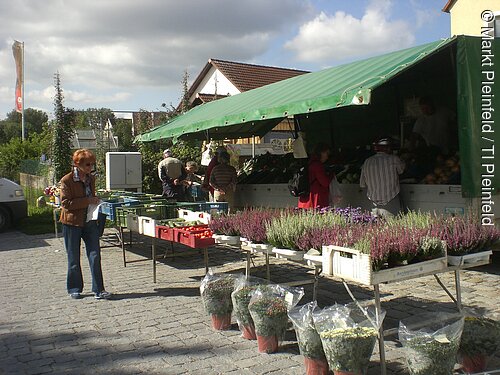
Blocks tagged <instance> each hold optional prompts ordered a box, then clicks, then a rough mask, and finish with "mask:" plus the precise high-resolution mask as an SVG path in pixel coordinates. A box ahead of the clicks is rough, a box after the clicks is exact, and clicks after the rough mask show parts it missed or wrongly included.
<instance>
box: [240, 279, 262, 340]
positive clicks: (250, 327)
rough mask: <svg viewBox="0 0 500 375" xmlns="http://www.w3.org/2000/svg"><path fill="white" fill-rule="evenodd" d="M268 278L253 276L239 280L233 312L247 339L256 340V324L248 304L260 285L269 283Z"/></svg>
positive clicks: (243, 335) (242, 334) (242, 333)
mask: <svg viewBox="0 0 500 375" xmlns="http://www.w3.org/2000/svg"><path fill="white" fill-rule="evenodd" d="M267 283H268V282H267V280H264V279H259V278H257V277H251V278H250V279H241V280H239V281H238V283H237V285H236V287H235V289H234V291H233V293H232V294H231V299H232V300H233V313H234V316H235V318H236V321H237V322H238V327H239V328H240V331H241V336H242V337H243V338H245V339H247V340H256V339H257V336H256V334H255V325H254V323H253V319H252V315H250V311H249V310H248V304H249V303H250V299H251V298H252V294H253V292H254V291H255V290H257V288H258V287H259V285H262V284H267Z"/></svg>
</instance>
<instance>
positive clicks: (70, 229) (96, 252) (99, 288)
mask: <svg viewBox="0 0 500 375" xmlns="http://www.w3.org/2000/svg"><path fill="white" fill-rule="evenodd" d="M94 164H95V156H94V154H93V153H92V152H91V151H89V150H86V149H81V150H77V151H75V152H74V154H73V170H72V171H71V172H70V173H68V174H67V175H65V176H64V177H63V178H62V179H61V181H60V185H61V217H60V221H61V223H62V232H63V237H64V247H65V248H66V253H67V254H68V277H67V288H68V293H69V294H70V296H71V298H74V299H79V298H81V293H82V290H83V277H82V269H81V266H80V245H81V240H83V242H84V243H85V250H86V252H87V258H88V260H89V265H90V272H91V274H92V292H94V295H95V298H97V299H108V298H110V296H111V293H108V292H106V291H105V290H104V282H103V278H102V269H101V248H100V245H99V228H98V225H97V220H90V221H87V210H88V207H89V205H91V204H98V203H99V202H100V200H99V198H97V197H96V196H95V177H94V176H93V175H92V174H91V171H92V167H93V166H94Z"/></svg>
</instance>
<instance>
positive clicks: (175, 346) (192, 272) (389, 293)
mask: <svg viewBox="0 0 500 375" xmlns="http://www.w3.org/2000/svg"><path fill="white" fill-rule="evenodd" d="M107 231H108V233H110V231H111V230H107ZM144 240H145V241H146V243H145V244H143V245H137V246H134V247H133V248H132V250H133V251H128V252H127V257H128V259H129V260H140V259H146V258H147V257H148V256H150V247H149V245H148V242H147V241H149V240H148V239H144ZM209 251H210V266H211V267H212V268H213V269H214V270H215V271H216V272H244V266H245V257H244V255H243V254H242V253H239V252H237V251H234V250H230V249H227V248H226V249H222V248H216V249H210V250H209ZM176 254H177V255H178V256H177V257H176V258H175V259H171V258H169V259H166V260H163V261H162V262H161V263H160V264H158V279H157V283H156V284H155V283H153V281H152V267H151V261H147V262H136V263H129V264H127V267H124V266H123V259H122V252H121V249H120V248H119V247H116V246H114V247H108V248H104V249H103V251H102V264H103V270H104V278H105V284H106V289H108V290H109V291H112V292H113V293H114V299H113V300H110V301H105V300H95V299H94V298H93V297H92V296H91V294H90V292H89V289H90V285H89V284H90V282H89V279H90V275H89V270H88V265H87V261H86V259H85V258H83V260H82V266H83V272H84V279H85V280H86V282H87V284H86V286H85V291H84V293H85V298H83V299H81V300H72V299H70V298H69V297H68V295H67V294H66V290H65V280H66V254H65V252H64V249H63V244H62V241H61V239H55V238H54V235H53V234H52V235H42V236H26V235H24V234H21V233H19V232H14V231H12V232H7V233H3V234H0V374H9V375H10V374H45V373H47V374H124V375H129V374H130V375H131V374H203V375H205V374H207V375H209V374H303V373H304V370H303V358H302V357H301V356H300V355H299V352H298V347H297V344H296V341H295V334H294V332H293V330H290V331H289V332H288V333H287V337H286V341H285V342H284V345H283V346H282V348H281V350H280V352H279V353H275V354H270V355H268V354H259V353H258V352H257V347H256V343H255V341H247V340H244V339H242V338H241V337H240V334H239V331H238V330H237V326H236V325H234V326H233V329H232V330H230V331H225V332H216V331H213V330H212V329H211V328H210V321H209V318H208V316H206V314H205V313H204V312H203V308H202V305H201V299H200V296H199V284H200V280H201V278H202V277H203V275H204V273H205V269H204V263H203V256H202V255H201V254H199V253H198V252H197V251H193V250H182V249H178V251H177V252H176ZM179 254H180V255H179ZM254 262H255V268H254V270H253V271H254V272H253V274H254V275H257V276H261V277H262V276H264V275H265V269H264V266H263V259H262V258H260V257H258V258H256V259H255V260H254ZM499 274H500V266H499V262H498V259H496V261H495V264H494V265H490V266H487V267H482V268H480V269H475V270H473V271H465V272H463V273H462V287H463V301H464V304H465V305H466V306H476V307H480V308H482V309H484V311H485V312H497V313H498V312H500V306H499V295H500V282H499V281H500V276H499ZM271 277H272V279H273V281H275V282H288V281H294V280H298V279H304V277H308V278H309V279H311V278H312V273H311V270H309V269H307V268H304V267H302V266H300V265H294V264H291V263H287V262H284V261H278V260H277V259H273V260H272V267H271ZM442 279H443V281H444V283H445V284H447V285H449V286H452V285H453V278H452V274H451V273H448V274H444V275H443V277H442ZM305 291H306V295H305V297H304V298H303V300H302V301H301V303H304V302H308V301H310V300H311V296H312V287H311V286H310V285H309V286H306V287H305ZM352 291H353V293H354V295H355V296H356V298H358V299H367V298H372V292H371V290H370V289H368V288H362V287H359V286H352ZM381 293H382V297H383V308H385V309H386V310H387V318H386V321H385V328H391V327H396V326H397V324H398V321H399V319H402V318H406V317H408V316H411V315H418V314H421V313H424V312H427V311H437V310H439V311H454V305H453V304H452V303H451V300H450V299H449V297H448V296H447V295H446V294H445V293H444V292H443V291H442V289H440V288H439V286H438V285H437V283H436V281H435V280H434V278H433V277H426V278H422V279H418V280H412V281H408V282H401V283H395V284H389V285H382V286H381ZM318 301H319V304H320V305H321V306H326V305H331V304H333V303H334V302H339V303H346V302H349V301H350V298H349V296H348V294H347V293H346V291H345V289H344V287H343V285H342V284H341V283H340V282H339V281H338V280H334V279H329V278H322V279H321V281H320V288H319V292H318ZM387 340H388V341H387V343H386V344H387V349H386V350H387V364H388V370H389V371H388V373H389V374H405V373H406V371H405V369H404V364H403V359H402V351H401V348H400V345H399V344H398V343H397V341H396V337H388V338H387ZM490 367H491V368H492V369H493V368H500V360H499V359H498V358H495V359H494V360H493V362H492V363H490ZM369 374H380V366H379V357H378V353H377V351H376V352H375V353H374V355H373V357H372V360H371V364H370V369H369Z"/></svg>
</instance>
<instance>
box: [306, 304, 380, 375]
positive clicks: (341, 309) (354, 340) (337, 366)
mask: <svg viewBox="0 0 500 375" xmlns="http://www.w3.org/2000/svg"><path fill="white" fill-rule="evenodd" d="M383 315H384V313H383V314H382V315H380V316H379V317H378V318H377V317H376V315H375V314H374V310H373V308H370V309H365V310H360V309H359V308H358V307H357V306H355V305H345V306H342V305H334V306H332V307H329V308H325V309H323V310H322V311H320V312H319V313H315V314H314V315H313V319H314V325H315V327H316V329H317V331H318V333H319V336H320V338H321V342H322V344H323V349H324V351H325V355H326V359H327V361H328V365H329V366H330V369H331V370H333V372H334V374H335V375H347V374H349V375H362V374H365V373H366V370H367V368H368V364H369V363H370V357H371V355H372V353H373V348H374V347H375V342H376V341H377V336H378V328H379V326H380V325H381V324H382V320H383Z"/></svg>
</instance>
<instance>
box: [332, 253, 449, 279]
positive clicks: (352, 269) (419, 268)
mask: <svg viewBox="0 0 500 375" xmlns="http://www.w3.org/2000/svg"><path fill="white" fill-rule="evenodd" d="M325 248H327V250H326V251H325ZM323 249H324V253H325V254H326V253H328V252H329V254H330V256H332V257H333V258H332V262H331V265H332V272H331V273H330V274H331V275H333V276H338V277H341V278H343V279H347V280H352V281H355V282H358V283H360V284H364V285H376V284H380V283H385V282H395V281H401V280H406V279H411V278H415V277H420V276H425V275H429V274H432V273H434V272H439V271H442V270H445V269H446V268H447V266H448V264H447V258H446V256H443V257H440V258H437V259H433V260H427V261H424V262H419V263H415V264H409V265H406V266H399V267H394V268H389V269H385V270H380V271H373V270H372V262H371V256H370V255H369V254H363V253H361V252H360V251H358V250H354V249H348V248H345V247H340V246H333V245H330V246H324V247H323ZM329 250H330V251H329Z"/></svg>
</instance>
